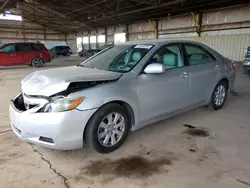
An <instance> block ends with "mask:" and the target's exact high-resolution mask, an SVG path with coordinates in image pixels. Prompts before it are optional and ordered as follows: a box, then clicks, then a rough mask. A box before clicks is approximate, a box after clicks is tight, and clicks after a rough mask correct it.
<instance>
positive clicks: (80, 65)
mask: <svg viewBox="0 0 250 188" xmlns="http://www.w3.org/2000/svg"><path fill="white" fill-rule="evenodd" d="M76 66H78V67H85V66H84V65H82V64H78V65H76ZM85 68H89V69H94V70H98V69H97V68H95V67H85Z"/></svg>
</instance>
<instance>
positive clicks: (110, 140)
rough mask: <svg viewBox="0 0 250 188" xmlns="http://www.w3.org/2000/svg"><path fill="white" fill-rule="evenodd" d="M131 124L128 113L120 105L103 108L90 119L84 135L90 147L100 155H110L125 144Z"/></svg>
mask: <svg viewBox="0 0 250 188" xmlns="http://www.w3.org/2000/svg"><path fill="white" fill-rule="evenodd" d="M129 127H130V123H129V119H128V114H127V111H126V110H125V109H124V108H123V107H122V106H120V105H119V104H115V103H110V104H107V105H105V106H103V107H101V108H100V109H99V110H98V111H97V112H96V113H95V114H94V115H93V117H92V118H91V119H90V121H89V123H88V125H87V127H86V130H85V134H84V139H85V141H86V143H87V144H88V146H89V147H90V148H92V149H94V150H96V151H97V152H99V153H109V152H112V151H114V150H116V149H117V148H119V147H120V145H121V144H122V143H123V142H124V140H125V138H126V137H127V134H128V131H129Z"/></svg>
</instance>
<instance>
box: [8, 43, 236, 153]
mask: <svg viewBox="0 0 250 188" xmlns="http://www.w3.org/2000/svg"><path fill="white" fill-rule="evenodd" d="M234 80H235V65H234V63H233V62H232V61H231V60H229V59H227V58H225V57H223V56H222V55H220V54H219V53H217V52H216V51H214V50H212V49H211V48H209V47H207V46H205V45H203V44H200V43H196V42H189V41H160V40H155V41H139V42H138V41H137V42H127V43H124V44H119V45H114V46H110V47H108V48H106V49H104V50H103V51H101V52H99V53H98V54H96V55H94V56H93V57H91V58H90V59H88V60H86V61H85V62H83V63H81V64H80V65H78V66H71V67H65V68H55V69H48V70H42V71H37V72H34V73H31V74H30V75H28V76H27V77H26V78H25V79H24V80H22V83H21V85H22V86H21V92H20V93H19V94H18V95H17V96H16V97H15V98H14V99H13V100H12V102H11V104H10V119H11V126H12V129H13V131H14V133H15V134H16V135H17V136H18V137H19V138H20V139H22V140H24V141H27V142H29V143H34V144H37V145H41V146H44V147H48V148H52V149H58V150H72V149H78V148H81V147H83V146H84V144H87V145H88V146H89V147H90V148H93V149H94V150H96V151H97V152H99V153H108V152H112V151H114V150H115V149H117V148H118V147H119V146H120V145H121V144H122V143H123V142H124V140H125V138H126V137H127V135H128V133H129V131H130V130H131V131H134V130H137V129H139V128H141V127H144V126H146V125H149V124H152V123H154V122H157V121H160V120H163V119H166V118H169V117H172V116H174V115H176V114H180V113H182V112H184V111H187V110H190V109H192V108H196V107H200V106H204V105H210V106H211V108H213V109H214V110H218V109H220V108H221V107H222V106H223V105H224V103H225V101H226V98H227V94H228V92H229V91H230V90H232V88H233V85H234Z"/></svg>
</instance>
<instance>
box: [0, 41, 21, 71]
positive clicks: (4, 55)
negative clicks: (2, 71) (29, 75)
mask: <svg viewBox="0 0 250 188" xmlns="http://www.w3.org/2000/svg"><path fill="white" fill-rule="evenodd" d="M20 61H23V59H22V58H20V57H19V56H17V54H16V52H15V44H8V45H6V46H4V47H2V48H1V52H0V65H2V66H3V65H4V66H5V65H15V64H19V62H20Z"/></svg>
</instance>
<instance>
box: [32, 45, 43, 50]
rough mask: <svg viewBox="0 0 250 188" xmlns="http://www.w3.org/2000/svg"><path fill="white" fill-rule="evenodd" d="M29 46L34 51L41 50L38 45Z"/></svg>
mask: <svg viewBox="0 0 250 188" xmlns="http://www.w3.org/2000/svg"><path fill="white" fill-rule="evenodd" d="M31 46H32V48H33V49H34V50H41V45H39V44H31Z"/></svg>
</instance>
